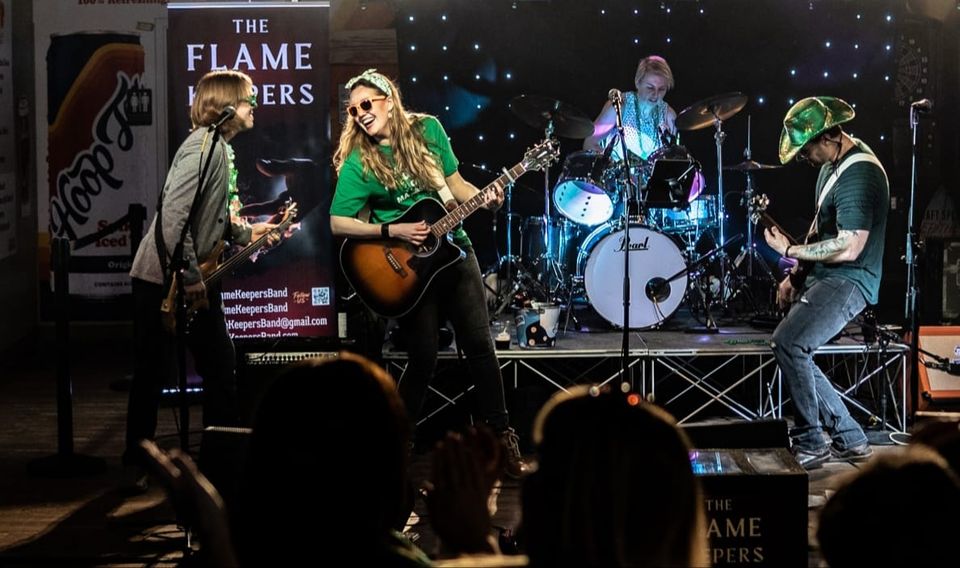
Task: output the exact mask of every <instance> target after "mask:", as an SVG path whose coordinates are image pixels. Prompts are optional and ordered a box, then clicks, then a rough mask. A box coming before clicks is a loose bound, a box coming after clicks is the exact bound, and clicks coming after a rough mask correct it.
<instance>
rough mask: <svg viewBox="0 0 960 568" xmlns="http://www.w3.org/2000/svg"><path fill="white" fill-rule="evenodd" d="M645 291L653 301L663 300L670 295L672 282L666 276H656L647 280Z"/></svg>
mask: <svg viewBox="0 0 960 568" xmlns="http://www.w3.org/2000/svg"><path fill="white" fill-rule="evenodd" d="M644 292H646V294H647V298H649V299H650V300H651V301H653V302H656V303H660V302H663V301H664V300H666V299H667V298H669V297H670V282H669V281H668V280H667V279H666V278H661V277H659V276H655V277H653V278H651V279H650V280H648V281H647V285H646V286H645V287H644Z"/></svg>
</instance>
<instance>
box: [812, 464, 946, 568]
mask: <svg viewBox="0 0 960 568" xmlns="http://www.w3.org/2000/svg"><path fill="white" fill-rule="evenodd" d="M957 511H960V482H958V480H957V477H956V476H955V475H954V474H953V472H952V471H950V469H949V468H948V466H947V464H946V461H945V460H944V459H943V458H942V457H941V456H940V455H938V454H937V453H936V452H934V451H933V450H931V449H930V448H926V447H922V446H917V447H912V448H909V449H906V450H900V449H897V450H895V451H890V452H885V453H883V454H880V455H877V456H876V457H874V458H873V459H872V460H871V461H870V462H868V463H867V464H866V465H864V466H863V469H861V470H860V471H858V472H856V473H854V474H853V475H851V476H850V477H848V478H847V479H846V480H845V482H844V483H843V485H841V486H840V488H839V489H837V492H836V493H835V494H834V495H833V497H831V498H830V500H829V501H827V503H826V505H824V507H823V511H821V513H820V523H819V527H818V529H817V540H819V542H820V550H821V552H822V554H823V557H824V559H825V560H826V561H827V562H828V563H829V565H830V566H831V568H845V567H847V566H856V567H859V566H950V565H953V563H955V562H956V551H955V549H954V548H953V546H954V544H955V543H954V540H953V539H955V538H957V535H960V516H958V515H957ZM951 558H952V559H953V560H951Z"/></svg>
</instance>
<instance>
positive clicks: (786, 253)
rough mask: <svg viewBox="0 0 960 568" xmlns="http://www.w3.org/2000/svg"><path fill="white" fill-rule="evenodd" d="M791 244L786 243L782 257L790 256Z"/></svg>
mask: <svg viewBox="0 0 960 568" xmlns="http://www.w3.org/2000/svg"><path fill="white" fill-rule="evenodd" d="M792 246H793V245H787V248H785V249H783V257H784V258H791V257H790V247H792Z"/></svg>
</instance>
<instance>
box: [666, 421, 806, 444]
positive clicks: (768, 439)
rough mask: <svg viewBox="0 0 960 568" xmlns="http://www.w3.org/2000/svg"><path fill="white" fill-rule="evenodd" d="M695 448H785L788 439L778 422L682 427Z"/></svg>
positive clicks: (785, 425) (783, 422)
mask: <svg viewBox="0 0 960 568" xmlns="http://www.w3.org/2000/svg"><path fill="white" fill-rule="evenodd" d="M682 426H683V431H684V432H686V433H687V436H689V438H690V441H691V442H692V443H693V447H695V448H732V449H743V450H747V449H760V448H787V447H789V446H790V436H789V435H788V433H787V422H786V420H781V419H771V420H737V421H732V422H706V423H698V424H683V425H682Z"/></svg>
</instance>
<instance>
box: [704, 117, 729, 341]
mask: <svg viewBox="0 0 960 568" xmlns="http://www.w3.org/2000/svg"><path fill="white" fill-rule="evenodd" d="M710 112H711V114H713V127H714V133H713V139H714V141H715V143H716V146H717V232H718V235H719V237H720V238H719V242H720V243H723V242H724V239H725V237H726V232H725V231H724V222H723V221H724V217H725V216H726V212H725V210H724V204H723V198H724V193H723V141H724V140H726V138H727V133H726V132H724V131H723V121H722V120H720V115H719V114H717V112H716V110H715V109H711V111H710ZM719 248H720V249H723V245H721V246H720V247H719ZM727 260H728V259H727V258H726V254H725V253H724V254H721V255H720V274H721V278H720V293H719V296H720V302H721V303H725V302H726V300H725V297H726V294H725V293H724V282H723V281H724V278H723V274H725V273H726V272H727V270H728V269H729V267H728V266H727ZM709 313H710V308H709V306H708V307H707V314H709ZM707 329H710V324H709V317H708V323H707ZM713 329H716V323H714V327H713Z"/></svg>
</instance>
